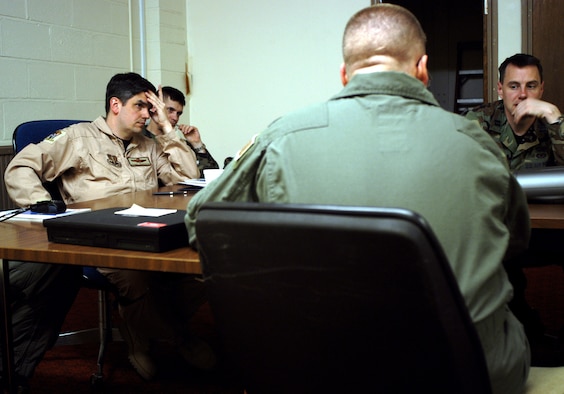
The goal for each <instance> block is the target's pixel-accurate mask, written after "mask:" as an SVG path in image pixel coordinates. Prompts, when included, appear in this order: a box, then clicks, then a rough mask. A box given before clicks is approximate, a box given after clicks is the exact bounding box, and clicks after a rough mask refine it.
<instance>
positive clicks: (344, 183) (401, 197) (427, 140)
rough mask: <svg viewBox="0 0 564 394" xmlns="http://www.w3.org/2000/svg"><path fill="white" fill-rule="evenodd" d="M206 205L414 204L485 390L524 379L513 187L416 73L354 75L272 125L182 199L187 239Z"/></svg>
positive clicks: (478, 137)
mask: <svg viewBox="0 0 564 394" xmlns="http://www.w3.org/2000/svg"><path fill="white" fill-rule="evenodd" d="M351 157H354V158H355V159H354V160H350V158H351ZM345 158H347V159H345ZM209 201H259V202H278V203H305V204H307V203H314V204H339V205H356V206H384V207H403V208H408V209H411V210H414V211H416V212H419V213H420V214H421V215H423V217H425V218H426V219H427V220H428V221H429V223H430V224H431V227H432V228H433V230H434V231H435V233H436V234H437V236H438V238H439V240H440V242H441V244H442V246H443V248H444V250H445V252H446V255H447V256H448V258H449V261H450V263H451V266H452V268H453V272H454V274H455V276H456V278H457V281H458V283H459V285H460V289H461V292H462V294H463V296H464V299H465V300H466V304H467V305H468V309H469V311H470V315H471V317H472V320H473V321H474V324H475V325H476V329H477V331H478V335H479V336H480V338H481V341H482V345H483V348H484V353H485V355H486V359H487V361H488V368H489V371H490V377H491V380H492V386H493V387H494V390H495V388H497V389H498V390H499V391H497V392H501V388H503V389H505V390H507V391H506V392H519V391H520V390H522V387H524V386H523V385H524V382H525V379H526V376H527V371H528V368H529V347H528V342H527V339H526V336H525V333H524V332H523V327H522V326H521V324H520V323H519V322H518V321H517V319H516V318H515V317H514V316H513V314H512V313H511V312H510V311H509V308H508V307H507V303H508V302H509V300H510V299H511V297H512V286H511V284H510V283H509V281H508V279H507V275H506V273H505V270H504V268H503V265H502V261H503V259H504V257H506V253H508V251H511V252H519V251H522V250H524V249H525V247H526V245H527V242H528V237H529V231H530V229H529V216H528V207H527V203H526V199H525V195H524V193H523V192H522V190H521V188H520V187H519V184H518V183H517V181H516V180H515V178H514V177H513V176H512V175H511V173H510V172H509V170H508V168H507V165H506V164H505V158H504V157H503V155H502V154H501V152H500V150H499V148H498V147H497V146H496V144H495V143H494V142H493V140H492V139H491V138H490V137H489V136H488V134H487V133H485V132H484V131H483V130H482V129H481V128H480V127H479V126H478V124H477V123H476V122H471V121H469V120H468V119H465V118H464V117H462V116H459V115H456V114H453V113H450V112H447V111H445V110H443V109H442V108H441V107H440V106H439V104H438V103H437V101H436V100H435V98H434V97H433V95H432V94H431V93H430V92H429V91H428V90H427V89H426V88H425V86H424V85H423V84H422V83H421V82H420V81H419V80H416V79H415V78H412V77H410V76H408V75H407V74H404V73H399V72H377V73H367V74H358V75H355V76H353V77H352V79H351V80H350V82H349V83H348V84H347V85H346V86H345V87H344V89H343V90H342V91H341V92H340V93H339V94H337V95H336V96H335V97H333V98H332V99H331V100H329V101H327V102H325V103H321V104H318V105H313V106H310V107H308V108H305V109H302V110H299V111H296V112H293V113H291V114H289V115H286V116H284V117H282V118H280V119H278V120H277V121H275V122H273V123H272V124H271V125H270V126H269V127H268V128H267V130H265V131H264V132H262V133H261V134H259V135H258V136H256V138H254V139H253V141H251V142H250V143H249V144H248V146H246V147H245V148H243V149H242V151H241V152H240V154H239V155H238V157H236V158H235V159H234V160H233V162H231V163H230V164H229V166H227V168H226V169H225V171H224V173H223V174H222V175H221V176H220V177H219V178H218V179H216V180H215V181H214V182H213V183H211V184H210V185H208V186H206V187H205V188H204V189H203V190H201V191H200V192H198V193H197V194H196V195H195V196H194V197H193V198H192V200H191V201H190V202H189V204H188V212H187V215H186V225H187V227H188V231H189V236H190V241H191V243H192V245H194V246H195V245H196V234H195V232H194V225H195V221H196V218H197V213H198V209H199V207H200V206H201V205H202V204H204V203H205V202H209ZM249 242H252V240H249ZM375 356H376V357H377V355H375ZM494 392H495V391H494Z"/></svg>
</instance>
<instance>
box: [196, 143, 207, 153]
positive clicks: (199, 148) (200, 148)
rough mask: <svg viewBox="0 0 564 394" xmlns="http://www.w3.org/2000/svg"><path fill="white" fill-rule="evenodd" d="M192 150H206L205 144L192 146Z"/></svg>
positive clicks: (199, 151) (198, 151)
mask: <svg viewBox="0 0 564 394" xmlns="http://www.w3.org/2000/svg"><path fill="white" fill-rule="evenodd" d="M194 150H195V151H196V152H197V153H202V152H203V151H205V150H206V144H202V145H200V146H198V147H197V148H194Z"/></svg>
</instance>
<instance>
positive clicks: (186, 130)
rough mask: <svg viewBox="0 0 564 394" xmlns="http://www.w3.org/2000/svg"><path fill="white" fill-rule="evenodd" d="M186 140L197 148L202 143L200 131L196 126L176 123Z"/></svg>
mask: <svg viewBox="0 0 564 394" xmlns="http://www.w3.org/2000/svg"><path fill="white" fill-rule="evenodd" d="M177 126H178V128H179V129H180V131H182V134H184V137H185V138H186V141H188V142H189V143H190V145H192V146H193V147H194V148H197V147H199V146H201V145H202V144H203V142H202V137H201V136H200V131H199V130H198V128H197V127H196V126H189V125H187V124H179V125H177Z"/></svg>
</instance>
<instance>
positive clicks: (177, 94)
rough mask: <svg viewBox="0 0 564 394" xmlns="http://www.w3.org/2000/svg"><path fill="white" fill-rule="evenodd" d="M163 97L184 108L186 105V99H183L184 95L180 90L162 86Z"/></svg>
mask: <svg viewBox="0 0 564 394" xmlns="http://www.w3.org/2000/svg"><path fill="white" fill-rule="evenodd" d="M162 90H163V97H164V98H169V99H170V100H172V101H176V102H178V103H180V104H182V106H183V107H184V106H185V105H186V98H185V97H184V93H182V92H181V91H180V90H178V89H176V88H173V87H172V86H163V87H162Z"/></svg>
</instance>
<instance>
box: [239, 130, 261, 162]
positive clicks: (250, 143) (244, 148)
mask: <svg viewBox="0 0 564 394" xmlns="http://www.w3.org/2000/svg"><path fill="white" fill-rule="evenodd" d="M257 137H258V134H255V135H253V138H251V140H250V141H249V142H247V143H246V144H245V146H243V147H242V148H241V149H240V150H239V152H237V155H235V159H234V160H235V161H237V160H239V159H240V158H241V157H243V155H244V154H245V153H247V151H248V150H249V149H250V148H251V146H253V145H254V144H255V141H256V139H257Z"/></svg>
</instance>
